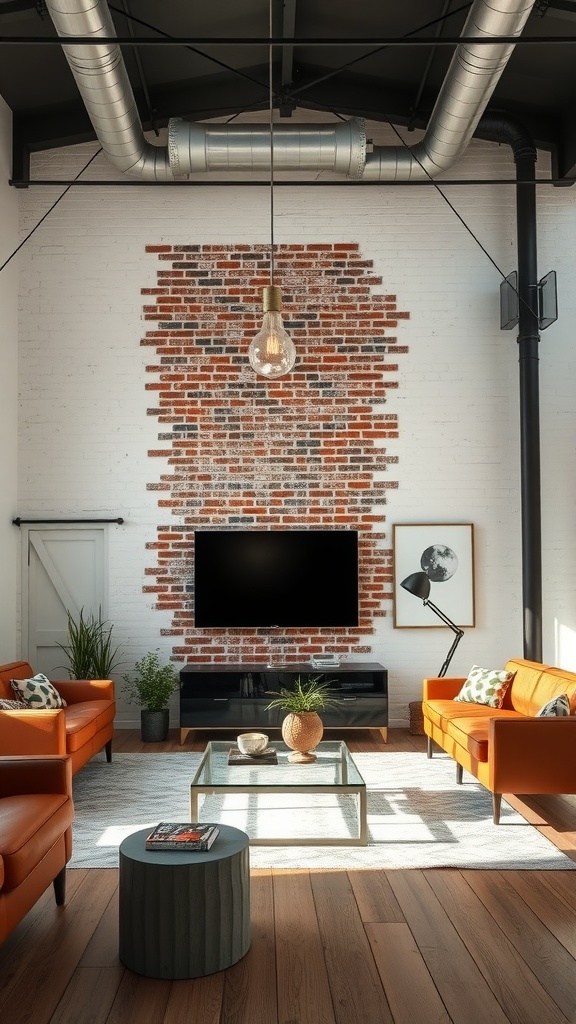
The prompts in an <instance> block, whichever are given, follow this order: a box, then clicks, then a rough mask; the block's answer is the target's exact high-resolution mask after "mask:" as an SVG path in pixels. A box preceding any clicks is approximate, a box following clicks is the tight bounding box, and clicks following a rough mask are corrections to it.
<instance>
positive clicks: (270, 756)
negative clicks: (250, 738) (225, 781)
mask: <svg viewBox="0 0 576 1024" xmlns="http://www.w3.org/2000/svg"><path fill="white" fill-rule="evenodd" d="M228 764H278V757H277V754H276V751H275V750H274V747H266V750H264V751H263V752H262V753H261V754H255V755H254V756H252V755H251V754H243V753H242V751H241V750H239V749H238V747H231V748H230V750H229V751H228Z"/></svg>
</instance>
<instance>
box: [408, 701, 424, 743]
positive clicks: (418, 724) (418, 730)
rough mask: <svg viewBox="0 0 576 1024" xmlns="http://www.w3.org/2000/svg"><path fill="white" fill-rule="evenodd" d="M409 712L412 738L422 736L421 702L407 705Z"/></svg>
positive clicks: (422, 717) (422, 716)
mask: <svg viewBox="0 0 576 1024" xmlns="http://www.w3.org/2000/svg"><path fill="white" fill-rule="evenodd" d="M408 710H409V712H410V732H411V733H412V735H413V736H424V715H423V714H422V701H421V700H415V701H413V703H412V704H409V705H408Z"/></svg>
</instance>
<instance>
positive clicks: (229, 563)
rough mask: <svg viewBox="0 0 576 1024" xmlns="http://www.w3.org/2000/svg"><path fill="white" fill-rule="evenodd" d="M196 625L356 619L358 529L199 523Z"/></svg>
mask: <svg viewBox="0 0 576 1024" xmlns="http://www.w3.org/2000/svg"><path fill="white" fill-rule="evenodd" d="M194 621H195V625H196V626H197V627H198V628H199V629H206V628H217V627H218V628H220V629H223V628H234V627H242V626H245V627H256V626H261V627H264V626H287V627H288V626H300V627H306V626H308V627H314V626H332V627H337V626H357V625H358V532H357V530H198V531H196V533H195V534H194Z"/></svg>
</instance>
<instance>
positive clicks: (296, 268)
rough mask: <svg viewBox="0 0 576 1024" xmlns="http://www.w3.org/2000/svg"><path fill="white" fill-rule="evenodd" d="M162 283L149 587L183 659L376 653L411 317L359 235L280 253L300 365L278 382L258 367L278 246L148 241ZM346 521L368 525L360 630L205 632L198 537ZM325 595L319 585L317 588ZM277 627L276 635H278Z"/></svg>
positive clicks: (154, 292)
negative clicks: (197, 599) (395, 401)
mask: <svg viewBox="0 0 576 1024" xmlns="http://www.w3.org/2000/svg"><path fill="white" fill-rule="evenodd" d="M146 251H147V252H150V253H155V254H157V259H158V263H159V268H158V275H157V284H156V286H155V287H153V288H143V289H142V294H143V295H145V296H146V297H147V304H146V305H145V306H144V319H145V320H146V321H148V322H149V323H150V330H148V331H147V332H146V335H145V337H144V338H143V340H142V344H143V345H146V346H149V347H150V348H151V349H155V352H156V359H155V362H153V363H151V364H150V365H149V366H148V367H147V372H148V373H149V374H150V380H149V382H148V383H147V385H146V387H147V389H148V391H149V392H150V397H151V399H152V401H153V402H154V404H153V405H152V406H151V407H150V408H149V409H148V415H150V416H155V417H157V418H158V422H159V424H160V433H159V435H158V442H159V443H158V447H157V448H154V449H153V450H152V451H150V452H149V453H148V454H149V456H150V457H151V458H157V459H163V460H166V461H167V464H168V468H169V471H168V472H166V473H163V474H161V475H160V479H159V480H158V479H157V478H156V480H155V481H154V482H151V483H150V484H149V485H148V486H149V489H150V490H154V491H158V508H159V525H158V529H157V537H156V540H155V541H153V542H151V543H150V544H148V548H149V549H150V550H151V551H153V552H154V558H155V563H154V564H153V565H151V566H150V567H149V568H148V569H147V570H146V573H147V577H148V584H147V585H146V586H145V588H144V590H145V592H146V593H149V594H154V595H155V602H156V607H157V608H158V609H159V610H162V611H170V612H171V615H172V627H171V628H170V629H169V630H166V631H165V632H166V633H167V634H169V635H171V636H173V637H174V647H173V658H174V660H175V661H198V662H222V661H232V662H237V661H238V662H241V661H247V662H260V661H263V660H267V659H268V658H269V656H270V645H271V644H273V645H274V647H275V649H276V650H277V651H278V653H279V654H280V655H281V656H282V657H283V658H284V659H285V660H287V661H293V662H295V661H307V660H308V659H309V658H310V657H311V656H312V655H313V654H317V653H321V652H324V651H330V652H337V653H338V654H340V655H345V654H356V655H358V654H368V653H370V651H371V646H370V644H369V637H370V635H371V634H373V632H374V619H375V618H376V617H377V616H382V615H384V614H385V607H384V604H385V601H387V600H388V601H389V600H390V599H391V597H392V560H391V551H390V550H389V549H387V548H384V549H383V548H382V546H378V540H380V542H382V539H383V534H384V522H385V516H384V509H383V506H384V505H385V504H386V495H387V491H388V489H389V488H395V487H397V486H398V484H397V481H396V480H395V479H391V478H390V477H389V476H388V471H389V467H390V465H394V464H395V463H396V462H397V456H395V455H393V454H389V451H388V444H389V442H390V441H394V439H395V438H396V437H397V436H398V422H397V415H396V413H395V412H389V411H388V410H387V405H386V403H387V398H388V392H389V391H390V390H391V389H395V388H397V387H398V357H399V356H401V355H404V354H405V353H406V351H407V349H406V347H405V346H401V345H398V344H397V339H396V329H397V327H398V321H399V320H404V319H407V318H408V316H409V314H408V313H406V312H399V311H398V310H397V308H396V296H395V295H386V294H380V293H378V292H375V291H374V288H375V287H378V286H380V285H381V283H382V280H381V278H380V277H378V276H376V275H375V274H374V272H373V265H372V261H371V260H365V259H363V258H362V254H361V253H360V252H359V247H358V245H357V244H355V243H353V242H341V243H337V244H331V243H318V244H309V245H304V244H303V245H285V246H279V247H278V248H277V251H276V256H275V267H276V275H275V283H277V284H279V285H280V286H281V287H282V292H283V318H284V325H285V327H286V329H287V330H288V331H289V333H290V335H291V337H292V339H293V341H294V344H295V345H296V349H297V353H298V359H297V363H296V366H295V368H294V370H293V371H292V373H291V374H289V375H288V376H287V377H283V378H281V379H279V380H275V381H269V380H267V379H265V378H263V377H258V376H256V375H255V374H254V372H253V371H252V370H251V368H250V366H249V363H248V357H247V353H248V346H249V344H250V341H251V340H252V338H253V337H254V335H255V334H256V332H257V331H258V330H259V328H260V325H261V321H262V304H261V297H262V288H263V287H264V286H265V285H267V284H269V283H270V282H269V276H268V269H269V256H268V250H267V248H266V247H265V246H252V245H174V246H171V245H150V246H147V247H146ZM211 526H213V527H218V528H220V529H222V528H226V527H230V529H235V528H240V527H245V528H255V529H259V528H261V529H270V528H275V529H282V528H290V527H296V526H297V527H299V528H302V527H304V528H306V527H310V528H324V527H326V528H338V527H350V528H353V529H357V530H359V531H360V548H359V561H360V624H359V626H358V627H357V628H354V629H336V630H334V629H331V630H329V629H308V630H305V631H303V630H301V629H298V630H296V629H286V630H282V631H281V633H282V635H274V634H273V633H272V631H271V630H266V629H260V630H257V629H254V630H244V629H242V630H239V629H236V630H228V631H222V632H216V631H214V630H196V629H195V628H194V615H193V573H192V557H193V547H194V530H195V529H206V528H210V527H211ZM317 585H318V600H319V601H321V600H322V593H321V591H322V583H321V581H318V584H317ZM276 632H277V631H274V633H276Z"/></svg>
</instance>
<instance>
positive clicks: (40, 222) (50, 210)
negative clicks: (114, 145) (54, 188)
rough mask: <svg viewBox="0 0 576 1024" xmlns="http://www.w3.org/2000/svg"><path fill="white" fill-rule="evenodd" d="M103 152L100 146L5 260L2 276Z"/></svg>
mask: <svg viewBox="0 0 576 1024" xmlns="http://www.w3.org/2000/svg"><path fill="white" fill-rule="evenodd" d="M101 152H102V147H101V146H100V147H99V148H98V149H97V150H96V152H95V153H94V154H93V155H92V156H91V157H90V159H89V160H88V161H87V163H85V164H84V167H82V168H81V169H80V170H79V171H78V174H77V175H76V177H75V178H74V180H73V181H71V182H70V184H69V185H68V187H67V188H65V189H64V191H63V193H62V195H60V196H58V199H57V200H56V201H55V202H54V203H52V206H51V207H50V208H49V209H48V210H46V213H45V214H44V216H43V217H41V218H40V220H39V221H38V223H37V224H35V225H34V227H33V228H32V230H31V231H29V232H28V234H27V235H26V238H23V239H22V241H21V242H20V245H18V246H17V247H16V249H14V252H11V253H10V255H9V257H8V259H6V260H4V263H3V264H2V266H0V274H1V273H2V271H3V270H4V267H7V266H8V264H9V263H10V260H13V259H14V257H15V256H16V254H17V253H19V252H20V249H21V248H22V246H23V245H26V242H27V241H28V239H29V238H32V235H33V234H34V232H35V231H37V230H38V228H39V227H40V225H41V224H43V223H44V221H45V220H46V217H48V216H49V215H50V214H51V213H52V210H54V209H55V207H56V206H58V203H60V202H61V201H62V199H64V196H65V195H66V194H67V193H68V192H69V191H70V189H71V188H72V186H73V185H74V182H75V181H76V180H77V179H78V178H79V177H80V175H81V174H84V171H85V170H87V168H88V167H90V164H91V163H92V161H93V160H95V159H96V157H97V156H98V155H99V153H101Z"/></svg>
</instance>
